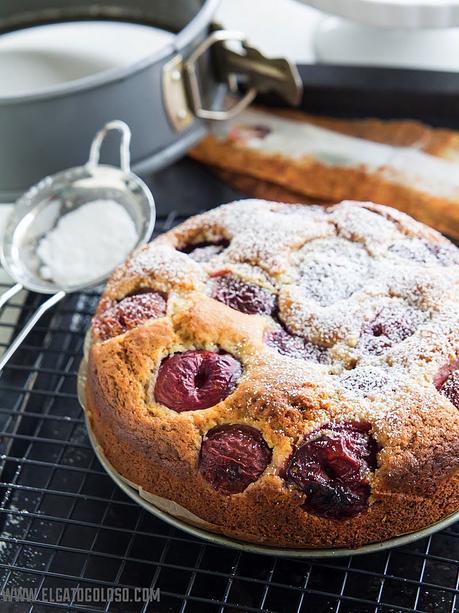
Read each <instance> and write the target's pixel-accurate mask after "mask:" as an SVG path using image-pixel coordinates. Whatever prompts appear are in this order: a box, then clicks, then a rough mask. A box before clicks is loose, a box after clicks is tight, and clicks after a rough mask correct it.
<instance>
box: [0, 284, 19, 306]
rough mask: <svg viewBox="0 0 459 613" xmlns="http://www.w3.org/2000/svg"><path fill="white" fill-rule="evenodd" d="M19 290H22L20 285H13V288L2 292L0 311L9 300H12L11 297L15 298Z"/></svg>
mask: <svg viewBox="0 0 459 613" xmlns="http://www.w3.org/2000/svg"><path fill="white" fill-rule="evenodd" d="M21 289H23V287H22V285H21V283H16V285H13V287H10V288H9V289H7V290H6V292H3V294H2V295H1V296H0V309H2V308H3V307H4V306H5V304H6V303H7V302H8V301H9V300H11V298H13V296H16V294H18V293H19V292H20V291H21Z"/></svg>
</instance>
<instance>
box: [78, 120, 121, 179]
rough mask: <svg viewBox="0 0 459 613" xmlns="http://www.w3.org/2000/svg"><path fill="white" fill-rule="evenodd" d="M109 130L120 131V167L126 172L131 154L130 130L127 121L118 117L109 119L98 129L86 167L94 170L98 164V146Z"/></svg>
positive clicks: (99, 146)
mask: <svg viewBox="0 0 459 613" xmlns="http://www.w3.org/2000/svg"><path fill="white" fill-rule="evenodd" d="M110 130H118V132H120V133H121V143H120V167H121V170H122V171H123V172H125V173H126V174H128V173H130V172H131V154H130V151H129V145H130V143H131V130H130V129H129V126H128V125H127V123H124V121H121V120H119V119H115V120H113V121H109V122H108V123H107V124H105V126H104V127H103V128H102V130H99V132H97V134H96V135H95V137H94V140H93V141H92V143H91V149H90V151H89V160H88V161H87V162H86V167H87V168H88V169H89V171H92V170H94V169H95V168H96V167H97V166H98V165H99V159H100V148H101V146H102V143H103V142H104V139H105V137H106V136H107V133H108V132H109V131H110Z"/></svg>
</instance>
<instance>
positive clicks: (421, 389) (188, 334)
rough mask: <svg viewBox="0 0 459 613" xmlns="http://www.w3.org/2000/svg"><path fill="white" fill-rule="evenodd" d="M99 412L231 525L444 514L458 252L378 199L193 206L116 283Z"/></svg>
mask: <svg viewBox="0 0 459 613" xmlns="http://www.w3.org/2000/svg"><path fill="white" fill-rule="evenodd" d="M86 410H87V414H88V418H89V421H90V425H91V427H92V430H93V433H94V435H95V438H96V440H97V441H98V443H99V445H100V447H101V448H102V450H103V452H104V454H105V456H106V457H107V459H108V461H109V462H110V463H111V464H112V466H113V467H114V468H115V469H116V470H117V471H118V472H119V473H120V474H121V475H122V476H123V477H125V478H126V479H128V480H129V481H131V482H133V483H135V484H136V485H138V486H140V487H142V488H143V489H144V490H145V491H147V492H150V493H152V494H154V495H157V496H161V497H163V498H166V499H169V500H171V501H173V502H175V503H178V504H179V505H181V506H182V507H185V508H186V509H187V510H188V511H190V512H191V513H193V514H194V515H196V516H198V517H199V518H201V519H202V520H204V521H205V522H209V523H210V524H212V527H213V528H212V529H214V530H215V531H217V532H220V533H223V534H226V535H228V536H231V537H234V538H238V539H243V540H248V541H252V542H257V543H263V544H269V545H277V546H282V547H303V548H305V547H307V548H311V547H357V546H360V545H363V544H366V543H370V542H376V541H382V540H386V539H388V538H391V537H394V536H397V535H401V534H403V533H407V532H411V531H416V530H419V529H420V528H423V527H426V526H429V525H431V524H433V523H434V522H436V521H438V520H440V519H442V518H444V517H446V516H448V515H450V514H451V513H453V512H455V511H457V510H459V487H458V486H459V250H458V249H457V248H456V247H455V246H454V245H453V244H451V243H450V242H449V241H448V240H447V239H445V238H444V237H442V236H441V235H440V234H438V233H437V232H435V231H434V230H431V229H429V228H427V227H426V226H424V225H422V224H420V223H417V222H416V221H414V220H413V219H411V218H410V217H408V216H406V215H404V214H403V213H400V212H398V211H396V210H393V209H391V208H389V207H385V206H380V205H375V204H372V203H366V202H342V203H340V204H337V205H333V206H329V207H319V206H303V205H291V204H281V203H273V202H264V201H258V200H245V201H240V202H235V203H231V204H227V205H224V206H221V207H218V208H216V209H214V210H211V211H209V212H206V213H203V214H202V215H198V216H196V217H193V218H190V219H189V220H187V221H186V222H185V223H183V224H181V225H179V226H178V227H176V228H175V229H173V230H171V231H169V232H167V233H165V234H163V235H162V236H160V237H158V238H157V239H156V240H154V241H153V242H152V243H150V244H149V245H146V246H144V247H142V248H140V249H139V250H138V251H136V252H135V253H134V254H133V255H132V256H131V257H130V258H129V260H128V261H127V262H126V263H125V264H124V265H123V266H121V267H119V268H118V269H117V270H116V271H115V273H114V274H113V276H112V278H111V279H110V281H109V283H108V285H107V288H106V290H105V292H104V294H103V296H102V299H101V301H100V303H99V305H98V308H97V312H96V315H95V317H94V320H93V326H92V343H91V348H90V352H89V363H88V379H87V386H86Z"/></svg>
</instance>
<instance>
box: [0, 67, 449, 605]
mask: <svg viewBox="0 0 459 613" xmlns="http://www.w3.org/2000/svg"><path fill="white" fill-rule="evenodd" d="M328 70H329V69H328V68H325V69H324V70H323V71H320V70H319V69H318V68H314V69H313V70H311V69H310V68H305V69H304V70H303V69H302V74H303V76H307V77H308V85H307V87H306V89H305V97H304V101H303V108H305V109H306V110H309V111H316V110H318V109H317V108H316V107H315V106H314V105H317V106H319V107H320V110H321V111H323V112H325V113H328V114H340V115H346V114H350V112H351V111H352V115H353V116H358V115H374V116H378V115H380V116H383V113H378V109H380V108H381V107H383V106H385V107H387V105H390V104H392V105H396V101H394V100H393V99H392V94H391V89H390V88H389V89H387V88H386V89H385V90H384V91H383V92H382V91H380V96H383V97H384V99H383V98H379V97H378V100H377V105H376V106H373V107H372V106H371V105H370V102H371V99H372V97H373V98H375V96H374V94H372V92H371V91H367V90H368V87H367V85H366V78H365V79H364V76H363V73H361V71H358V72H357V73H356V75H355V78H356V80H357V81H353V80H352V79H350V77H351V76H352V75H349V79H350V80H346V79H345V74H344V73H342V69H340V70H339V71H337V70H335V69H333V70H332V69H330V70H332V72H331V75H332V77H333V78H332V79H331V81H332V82H331V83H330V78H328V76H327V71H328ZM313 72H314V73H315V81H314V83H312V81H313V79H312V76H314V75H312V73H313ZM359 74H360V77H359ZM339 75H341V76H339ZM325 77H327V79H328V81H327V79H326V78H325ZM418 77H419V75H414V77H413V78H416V79H417V78H418ZM338 78H339V79H345V83H341V86H340V87H338V85H339V80H338ZM359 78H361V79H362V81H364V82H365V83H362V87H361V88H360V89H358V88H357V89H355V88H356V87H357V85H358V79H359ZM356 93H358V94H359V95H360V98H359V100H360V101H357V100H356V98H355V95H356ZM409 93H410V92H409V91H408V92H407V94H409ZM353 97H354V104H352V98H353ZM384 100H385V101H386V104H384ZM391 100H392V102H391ZM321 101H322V102H321ZM263 102H268V103H272V102H273V101H272V99H271V100H268V101H266V100H264V101H263ZM457 102H459V96H457V97H456V103H457ZM425 104H426V106H425V107H424V110H425V111H426V114H425V115H422V117H421V116H419V117H418V118H420V119H424V120H427V119H428V117H434V116H435V114H436V113H437V112H438V107H437V101H435V104H433V105H432V106H431V107H429V108H428V105H427V97H426V98H425ZM403 108H404V107H402V106H399V107H398V109H399V111H398V112H399V113H401V114H397V112H395V109H394V114H393V115H391V116H397V117H400V116H401V117H404V116H411V117H412V116H413V113H410V115H408V114H407V115H404V113H402V111H403ZM386 110H387V108H386ZM384 116H387V115H384ZM451 125H454V124H451ZM149 182H150V184H151V186H152V189H153V191H154V194H155V197H156V201H157V205H158V224H157V229H156V230H157V232H161V231H163V230H167V229H168V228H170V227H172V226H173V225H174V224H175V223H178V222H180V221H182V220H183V219H184V218H185V217H186V216H188V215H190V214H194V213H196V212H199V211H201V210H203V209H207V208H211V207H213V206H215V205H217V204H220V203H222V202H226V201H230V200H232V199H234V198H238V197H240V194H238V193H237V192H234V191H233V190H231V189H230V188H228V187H227V186H225V185H223V184H222V183H221V182H220V181H219V180H218V179H217V178H216V177H215V176H214V175H213V174H212V172H211V171H210V170H208V169H207V168H204V167H202V166H200V165H199V164H197V163H196V162H193V161H191V160H182V161H181V162H179V163H177V164H175V165H174V166H172V167H170V168H168V169H167V170H165V171H162V172H161V173H157V174H156V175H154V176H153V177H151V178H150V179H149ZM1 289H5V288H4V287H3V288H0V290H1ZM100 289H101V288H99V290H95V291H90V292H85V293H82V294H79V295H74V296H69V297H68V298H66V299H65V301H63V302H62V303H60V304H59V305H58V307H57V308H56V309H55V310H54V312H53V313H51V314H49V315H47V316H46V318H45V319H44V320H43V321H42V322H41V323H40V325H39V326H38V327H37V328H36V329H35V330H34V332H33V333H32V334H31V335H30V336H29V337H28V339H27V341H26V343H25V344H24V345H23V347H22V348H21V350H20V351H19V352H18V353H17V354H16V355H15V357H14V359H13V361H12V362H11V363H10V364H9V365H8V367H7V368H6V369H5V371H4V372H3V374H2V376H1V377H0V416H1V417H2V423H1V424H0V428H1V432H0V437H1V440H2V444H3V448H2V449H1V452H2V454H3V455H2V456H1V460H2V462H3V472H2V475H1V480H0V528H1V531H2V532H1V535H0V595H1V594H5V589H6V588H11V587H28V588H33V589H34V590H37V591H36V592H35V594H34V597H33V599H32V600H31V601H30V602H28V603H9V604H6V603H4V602H3V603H0V611H2V613H3V611H5V613H23V612H27V613H30V612H33V613H44V612H45V613H48V612H50V613H51V612H52V611H56V610H58V611H59V610H60V611H94V612H96V611H97V612H99V611H110V612H112V611H122V612H131V611H139V612H142V613H146V612H147V611H149V612H154V613H158V612H159V613H166V612H171V613H175V612H177V613H236V612H239V613H241V612H243V613H246V612H264V613H292V612H293V613H295V612H296V613H300V612H301V613H382V612H387V611H389V612H392V613H399V612H402V611H405V612H413V611H416V612H433V611H435V612H437V611H438V612H440V613H458V612H459V585H458V580H459V525H456V526H452V527H450V528H448V529H447V530H444V531H442V532H440V533H438V534H435V535H433V536H430V537H428V538H425V539H422V540H420V541H417V542H416V543H411V544H409V545H406V546H404V547H402V548H397V549H393V550H390V551H385V552H378V553H375V554H371V555H366V556H360V557H357V556H356V557H343V558H334V559H332V560H329V561H327V560H323V561H321V562H313V561H310V560H288V559H287V560H285V559H283V560H281V559H277V558H275V557H269V556H257V555H252V554H246V553H241V552H238V551H235V550H231V549H227V548H221V547H219V546H215V545H213V544H208V543H205V542H202V541H200V540H198V539H196V538H191V537H189V536H187V535H186V534H184V533H183V532H181V531H179V530H177V529H174V528H171V527H170V526H168V525H166V524H165V523H164V522H162V521H160V520H158V519H156V518H154V517H152V516H151V515H149V514H148V513H146V512H145V511H144V510H142V509H141V508H140V507H138V506H137V505H136V504H134V503H133V502H132V501H130V500H129V499H128V498H127V497H126V496H125V495H124V494H123V493H122V492H121V491H120V490H119V489H118V488H117V487H116V486H115V485H114V484H113V482H112V481H111V479H110V477H108V475H106V474H105V473H104V471H103V470H102V468H101V466H100V464H99V463H98V461H97V459H96V458H95V456H94V453H93V451H92V448H91V446H90V444H89V441H88V438H87V434H86V430H85V427H84V420H83V416H82V413H81V410H80V407H79V405H78V401H77V398H76V371H77V368H78V364H79V362H80V359H81V357H82V346H83V338H84V334H85V331H86V329H87V327H88V325H89V323H90V319H91V315H92V313H93V310H94V308H95V305H96V304H97V300H98V296H99V292H100ZM41 301H42V297H41V296H38V295H36V294H29V295H28V297H27V300H26V303H25V305H24V306H21V305H18V306H17V307H14V308H17V309H18V312H19V313H20V318H22V319H23V318H26V317H28V316H29V314H30V313H31V312H32V310H33V309H35V308H36V306H37V305H38V304H39V303H40V302H41ZM0 326H4V327H9V328H11V326H10V324H7V323H5V322H4V321H3V320H2V318H0ZM77 586H80V587H105V588H111V587H115V586H116V587H120V586H121V587H126V588H128V589H129V590H130V591H129V594H131V596H132V597H133V594H134V592H133V590H134V588H135V587H159V588H160V590H161V600H160V602H159V603H158V602H151V603H150V604H148V603H135V602H130V603H123V604H120V603H116V602H115V601H114V599H111V600H110V599H109V598H108V599H107V598H104V597H103V598H101V599H100V601H97V599H96V600H93V601H92V602H91V603H89V602H86V603H85V604H84V605H83V604H82V603H76V602H75V601H74V602H68V601H66V602H63V603H56V602H54V603H52V604H50V603H47V602H45V595H44V591H43V588H49V587H60V588H71V587H77ZM40 590H41V591H40Z"/></svg>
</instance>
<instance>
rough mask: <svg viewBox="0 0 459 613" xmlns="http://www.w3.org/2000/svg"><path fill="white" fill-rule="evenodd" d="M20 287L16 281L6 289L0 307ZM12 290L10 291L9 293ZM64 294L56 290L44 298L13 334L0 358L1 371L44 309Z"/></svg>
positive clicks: (47, 308)
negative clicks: (13, 336) (15, 334)
mask: <svg viewBox="0 0 459 613" xmlns="http://www.w3.org/2000/svg"><path fill="white" fill-rule="evenodd" d="M21 289H22V285H21V284H20V283H17V284H16V285H15V286H13V287H12V288H11V289H10V290H8V291H6V292H5V293H4V294H3V295H2V296H1V297H0V308H1V307H2V306H3V305H4V304H5V303H6V302H7V301H8V300H9V299H10V298H11V297H12V296H14V295H15V294H17V292H19V291H20V290H21ZM12 290H15V291H14V292H12ZM8 292H10V295H9V296H7V297H5V296H6V294H8ZM11 292H12V293H11ZM64 296H65V292H64V291H60V292H57V294H53V295H52V296H51V297H50V298H48V300H45V302H43V304H41V305H40V306H39V307H38V309H37V310H36V311H35V313H34V314H33V315H32V316H31V317H30V318H29V319H28V321H27V323H26V324H25V326H24V327H23V328H22V330H21V331H20V332H19V333H18V335H17V336H15V338H14V340H13V342H12V343H11V345H10V346H9V347H8V349H7V350H6V351H5V353H4V354H3V355H2V357H1V358H0V371H2V370H3V369H4V368H5V366H6V365H7V363H8V362H9V360H10V359H11V356H12V355H13V354H14V353H15V351H16V350H17V348H18V347H19V346H20V345H21V344H22V342H23V340H24V339H25V338H26V336H27V335H28V334H29V332H30V331H31V330H32V328H33V327H34V326H35V324H36V323H37V321H38V320H39V319H40V318H41V317H42V316H43V315H44V314H45V313H46V311H48V310H49V309H50V308H51V307H53V306H54V305H55V304H57V303H58V302H60V301H61V300H62V298H64Z"/></svg>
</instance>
